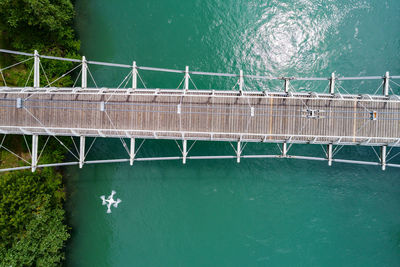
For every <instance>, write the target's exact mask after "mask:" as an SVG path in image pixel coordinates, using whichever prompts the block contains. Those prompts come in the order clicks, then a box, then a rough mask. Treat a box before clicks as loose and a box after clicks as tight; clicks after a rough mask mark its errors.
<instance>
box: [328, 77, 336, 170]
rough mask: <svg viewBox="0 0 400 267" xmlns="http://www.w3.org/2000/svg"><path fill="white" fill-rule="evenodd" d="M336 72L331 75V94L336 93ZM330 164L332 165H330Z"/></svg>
mask: <svg viewBox="0 0 400 267" xmlns="http://www.w3.org/2000/svg"><path fill="white" fill-rule="evenodd" d="M335 79H336V78H335V73H334V72H332V75H331V80H330V84H329V93H330V94H331V95H333V94H334V93H335ZM329 166H330V165H329Z"/></svg>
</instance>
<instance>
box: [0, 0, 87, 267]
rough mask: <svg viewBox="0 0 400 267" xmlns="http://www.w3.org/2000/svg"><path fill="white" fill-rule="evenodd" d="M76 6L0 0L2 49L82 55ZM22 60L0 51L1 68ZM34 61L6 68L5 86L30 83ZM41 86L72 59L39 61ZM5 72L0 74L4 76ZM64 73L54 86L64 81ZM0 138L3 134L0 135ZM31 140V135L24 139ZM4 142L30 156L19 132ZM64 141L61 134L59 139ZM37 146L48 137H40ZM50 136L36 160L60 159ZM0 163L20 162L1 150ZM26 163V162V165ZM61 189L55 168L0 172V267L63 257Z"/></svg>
mask: <svg viewBox="0 0 400 267" xmlns="http://www.w3.org/2000/svg"><path fill="white" fill-rule="evenodd" d="M73 18H74V8H73V4H72V2H71V1H70V0H41V1H37V0H2V1H0V46H1V48H5V49H11V50H17V51H23V52H28V53H33V51H34V50H38V51H39V53H40V54H44V55H52V56H61V57H70V58H80V56H79V49H80V42H79V41H78V40H77V39H76V36H75V33H74V30H73ZM24 59H26V57H23V56H14V55H5V54H1V56H0V68H3V67H5V66H7V65H10V64H13V63H15V62H20V61H22V60H24ZM32 63H33V62H32V60H30V61H27V62H26V63H24V64H21V65H18V66H17V67H14V68H10V69H7V70H5V71H4V72H3V75H4V76H0V83H2V86H3V84H7V85H8V86H25V84H29V85H32V83H33V82H32V79H33V78H32V77H30V78H28V77H29V72H30V69H31V67H32ZM41 64H42V66H43V69H44V70H45V73H44V72H43V71H42V72H41V79H40V80H41V85H47V84H48V82H47V79H48V80H50V81H52V80H54V79H56V78H57V77H59V76H60V75H62V74H64V73H66V72H67V71H68V70H69V69H71V67H72V66H73V65H72V64H73V63H71V62H64V61H51V60H42V61H41ZM3 77H4V78H3ZM71 84H72V78H71V77H70V76H65V77H64V78H62V79H60V80H58V81H57V82H56V83H54V84H53V86H68V85H71ZM0 139H3V136H2V135H1V136H0ZM28 139H29V138H28ZM3 141H4V143H2V145H4V146H6V147H8V148H11V149H12V150H13V151H14V152H16V154H17V155H18V156H19V157H21V158H26V159H29V156H30V155H29V154H30V151H29V148H28V146H27V145H26V144H29V143H30V140H27V142H25V140H24V138H23V137H22V136H7V137H6V138H5V140H3ZM62 141H63V142H64V143H65V144H67V145H68V141H67V140H65V138H64V139H63V140H62ZM39 143H40V144H41V146H40V147H39V151H41V147H43V146H44V144H45V143H46V138H45V137H41V138H40V139H39ZM57 143H58V141H56V140H55V139H54V138H50V140H49V141H48V143H47V146H46V148H45V149H44V150H43V154H42V155H41V159H40V163H41V164H46V163H52V162H60V161H62V160H63V158H64V150H61V148H62V146H60V145H58V144H57ZM0 151H1V154H0V166H1V168H6V167H16V166H19V165H22V164H23V163H24V162H23V161H22V160H20V159H18V158H16V157H15V156H14V155H12V154H10V153H8V152H7V151H4V149H2V150H0ZM24 165H26V163H25V164H24ZM64 201H65V188H64V185H63V181H62V175H61V173H60V172H59V170H56V169H55V168H44V169H38V170H36V172H34V173H32V172H31V171H30V170H26V171H15V172H9V173H5V174H2V175H1V176H0V266H56V265H59V264H60V263H61V262H62V260H63V259H64V251H65V242H66V240H67V239H68V238H69V233H68V227H67V225H66V224H65V211H64V209H63V204H64Z"/></svg>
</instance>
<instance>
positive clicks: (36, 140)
mask: <svg viewBox="0 0 400 267" xmlns="http://www.w3.org/2000/svg"><path fill="white" fill-rule="evenodd" d="M38 143H39V137H38V136H37V135H32V172H34V171H35V170H36V167H37V154H38Z"/></svg>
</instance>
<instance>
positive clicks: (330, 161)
mask: <svg viewBox="0 0 400 267" xmlns="http://www.w3.org/2000/svg"><path fill="white" fill-rule="evenodd" d="M332 148H333V145H332V144H328V149H327V150H328V155H327V156H328V166H332V157H333V156H332V154H333V153H332Z"/></svg>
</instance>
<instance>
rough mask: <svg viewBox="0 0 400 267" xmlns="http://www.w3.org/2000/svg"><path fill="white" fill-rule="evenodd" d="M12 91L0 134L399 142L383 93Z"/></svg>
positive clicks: (0, 96) (1, 96)
mask: <svg viewBox="0 0 400 267" xmlns="http://www.w3.org/2000/svg"><path fill="white" fill-rule="evenodd" d="M75 89H76V88H75ZM18 90H19V91H18ZM18 90H17V89H14V90H11V89H10V90H9V91H7V92H6V91H4V90H3V91H0V132H3V133H14V134H38V135H49V134H50V135H52V134H54V135H72V136H73V135H83V136H103V137H105V136H107V137H121V136H122V137H137V138H160V139H189V140H190V139H196V140H199V139H200V140H239V139H241V140H245V141H255V142H262V141H264V142H283V141H286V142H294V143H308V142H312V143H321V144H322V143H323V144H325V143H342V144H360V143H361V144H368V145H383V144H387V145H396V146H397V145H399V139H400V100H399V99H398V98H386V97H383V96H374V97H363V96H354V95H347V96H346V95H344V96H332V95H329V94H325V95H322V94H321V95H316V94H314V95H312V94H293V95H286V94H283V93H269V94H266V95H265V94H264V93H262V92H245V93H243V94H242V95H240V94H239V93H238V91H218V92H217V91H216V92H212V91H193V90H190V91H189V92H187V93H186V94H183V92H182V90H180V91H178V90H169V91H164V90H150V89H149V90H135V91H133V92H131V93H129V94H127V93H126V91H125V93H121V92H120V91H118V90H117V91H116V92H114V93H113V89H109V90H106V91H103V92H101V91H100V90H96V89H90V90H89V89H84V90H81V91H78V93H72V90H73V89H62V88H61V89H57V91H53V92H52V91H51V90H50V92H47V93H44V91H43V92H42V91H35V92H29V91H21V90H23V88H20V89H18ZM18 98H20V99H21V100H18ZM18 101H21V107H20V108H17V102H18ZM103 107H104V109H103ZM103 110H104V111H103ZM374 117H376V120H373V119H372V118H374Z"/></svg>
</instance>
